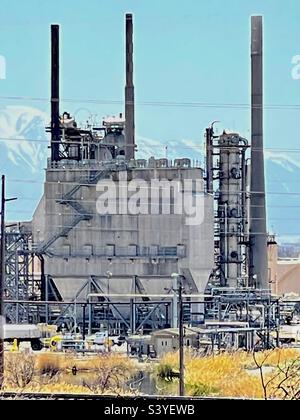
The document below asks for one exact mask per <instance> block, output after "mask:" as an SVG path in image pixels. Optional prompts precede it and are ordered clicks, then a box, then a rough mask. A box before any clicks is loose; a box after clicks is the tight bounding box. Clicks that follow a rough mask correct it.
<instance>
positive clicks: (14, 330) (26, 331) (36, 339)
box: [3, 324, 43, 350]
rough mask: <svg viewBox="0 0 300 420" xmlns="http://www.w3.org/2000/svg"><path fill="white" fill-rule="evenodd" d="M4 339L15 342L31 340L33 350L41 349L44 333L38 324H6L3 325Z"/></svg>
mask: <svg viewBox="0 0 300 420" xmlns="http://www.w3.org/2000/svg"><path fill="white" fill-rule="evenodd" d="M3 333H4V336H3V338H4V341H6V342H8V343H13V342H14V340H17V343H18V344H19V343H21V342H30V343H31V348H32V350H41V349H42V347H43V345H42V342H41V338H42V333H41V330H40V328H39V327H38V326H37V325H31V324H5V325H4V327H3Z"/></svg>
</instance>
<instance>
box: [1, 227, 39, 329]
mask: <svg viewBox="0 0 300 420" xmlns="http://www.w3.org/2000/svg"><path fill="white" fill-rule="evenodd" d="M35 259H36V257H35V254H34V251H33V247H32V233H31V229H30V228H29V227H27V226H26V224H24V225H21V224H19V225H17V226H13V227H9V228H7V229H6V232H5V281H4V298H5V300H6V301H7V303H6V305H5V316H6V319H7V321H8V322H11V323H25V322H36V318H35V317H34V314H33V313H32V311H30V310H29V305H28V304H23V303H8V302H9V301H13V302H18V301H21V302H22V301H35V300H38V299H40V298H41V278H40V275H36V274H35V271H36V269H35Z"/></svg>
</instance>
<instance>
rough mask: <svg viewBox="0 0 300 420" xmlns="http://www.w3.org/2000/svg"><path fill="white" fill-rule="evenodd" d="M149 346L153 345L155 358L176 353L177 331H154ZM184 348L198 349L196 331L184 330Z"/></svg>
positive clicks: (177, 343)
mask: <svg viewBox="0 0 300 420" xmlns="http://www.w3.org/2000/svg"><path fill="white" fill-rule="evenodd" d="M151 344H152V345H153V348H154V350H155V352H156V356H157V357H160V356H162V355H163V354H165V353H168V352H171V351H177V350H178V349H179V329H178V328H167V329H164V330H158V331H154V332H153V333H152V334H151ZM184 346H186V347H194V348H197V347H198V333H197V331H190V330H187V329H185V332H184Z"/></svg>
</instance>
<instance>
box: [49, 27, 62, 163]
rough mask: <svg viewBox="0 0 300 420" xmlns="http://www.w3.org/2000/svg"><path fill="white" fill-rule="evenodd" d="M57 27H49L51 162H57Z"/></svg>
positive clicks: (58, 137)
mask: <svg viewBox="0 0 300 420" xmlns="http://www.w3.org/2000/svg"><path fill="white" fill-rule="evenodd" d="M59 141H60V128H59V26H58V25H51V161H52V162H56V161H58V160H59Z"/></svg>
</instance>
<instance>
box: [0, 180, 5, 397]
mask: <svg viewBox="0 0 300 420" xmlns="http://www.w3.org/2000/svg"><path fill="white" fill-rule="evenodd" d="M1 186H2V189H1V264H0V266H1V272H0V390H1V389H2V386H3V379H4V319H5V318H4V302H3V300H4V281H5V176H4V175H2V178H1Z"/></svg>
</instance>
